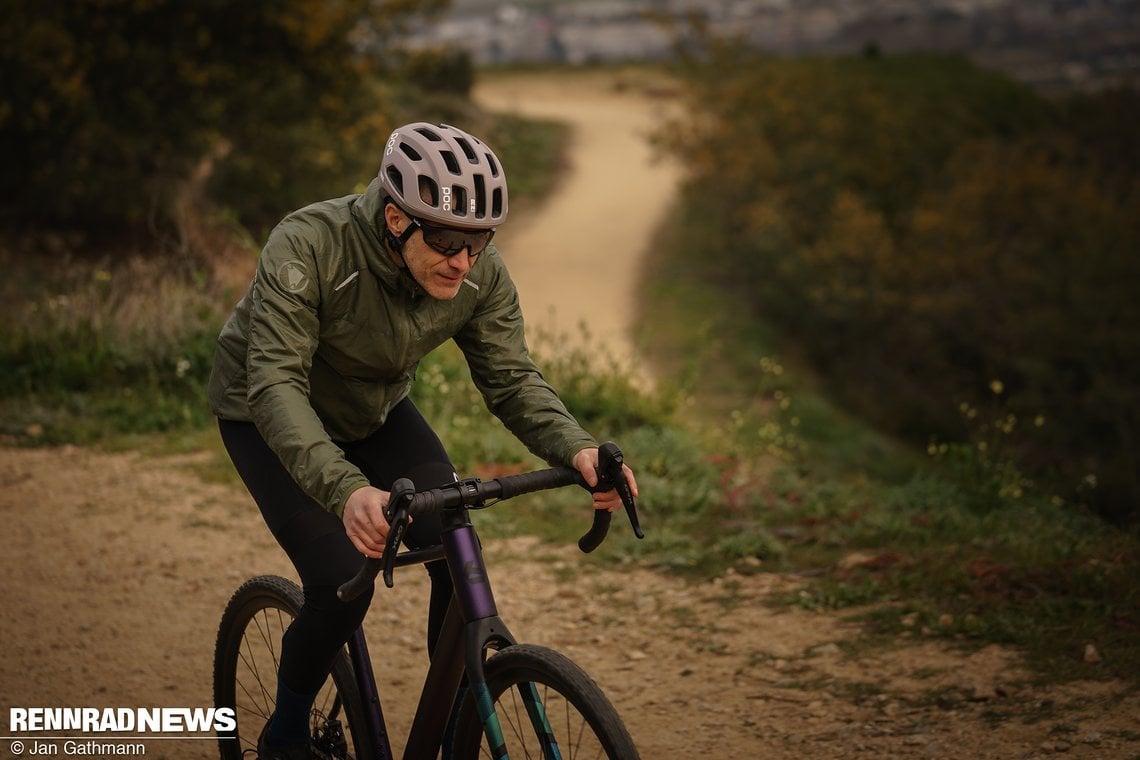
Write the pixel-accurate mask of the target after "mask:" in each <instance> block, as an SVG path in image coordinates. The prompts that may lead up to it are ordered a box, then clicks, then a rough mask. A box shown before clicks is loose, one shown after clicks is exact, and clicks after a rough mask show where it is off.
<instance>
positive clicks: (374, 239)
mask: <svg viewBox="0 0 1140 760" xmlns="http://www.w3.org/2000/svg"><path fill="white" fill-rule="evenodd" d="M352 215H353V218H354V219H355V220H356V223H357V225H358V226H359V227H360V229H361V230H363V237H364V241H365V246H364V258H365V261H367V262H368V271H370V272H372V274H373V275H374V276H375V277H376V279H378V280H380V282H381V284H383V285H384V287H385V289H387V290H390V291H393V292H403V293H410V294H411V295H413V296H419V295H422V294H423V289H422V288H420V286H419V285H418V284H417V283H416V281H415V280H413V279H412V277H411V275H409V274H408V271H407V270H406V269H404V268H403V267H401V266H398V265H397V264H396V262H394V261H392V256H391V254H390V253H389V248H388V243H387V241H385V239H384V207H383V193H381V191H380V179H379V178H376V179H373V180H372V182H371V183H370V184H369V185H368V188H367V189H366V190H365V191H364V192H363V193H361V194H360V195H359V196H357V198H356V200H355V202H353V205H352Z"/></svg>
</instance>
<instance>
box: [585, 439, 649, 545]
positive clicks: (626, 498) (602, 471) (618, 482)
mask: <svg viewBox="0 0 1140 760" xmlns="http://www.w3.org/2000/svg"><path fill="white" fill-rule="evenodd" d="M624 464H625V457H624V455H623V454H622V453H621V449H619V448H618V446H617V444H616V443H613V442H612V441H607V442H605V443H603V444H602V445H601V446H599V447H598V467H597V473H598V485H597V486H595V487H594V488H591V489H590V490H591V491H592V492H595V493H602V492H605V491H610V490H613V489H617V492H618V496H620V497H621V502H622V505H623V506H624V507H625V513H626V515H627V516H628V517H629V523H630V525H631V526H632V527H633V534H634V535H635V536H637V537H638V538H645V533H644V532H642V530H641V524H640V523H639V521H638V519H637V507H636V506H635V504H634V499H633V492H632V491H631V490H630V488H629V483H628V482H627V481H626V479H625V471H624V470H623V469H622V466H623V465H624ZM610 519H611V515H610V513H609V512H607V511H606V510H604V509H595V510H594V523H593V525H592V526H590V530H589V532H588V533H586V535H584V536H582V538H581V539H579V540H578V548H579V549H581V550H582V551H583V552H584V553H586V554H589V553H590V552H592V551H594V549H597V548H598V546H600V545H601V543H602V541H604V540H605V538H606V534H607V533H609V529H610Z"/></svg>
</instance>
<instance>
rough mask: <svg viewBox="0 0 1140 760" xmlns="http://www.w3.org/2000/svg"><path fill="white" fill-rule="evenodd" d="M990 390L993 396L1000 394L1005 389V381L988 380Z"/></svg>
mask: <svg viewBox="0 0 1140 760" xmlns="http://www.w3.org/2000/svg"><path fill="white" fill-rule="evenodd" d="M990 390H991V391H993V394H994V395H995V396H1000V395H1001V394H1002V392H1003V391H1004V390H1005V383H1003V382H1002V381H1001V380H996V379H995V380H990Z"/></svg>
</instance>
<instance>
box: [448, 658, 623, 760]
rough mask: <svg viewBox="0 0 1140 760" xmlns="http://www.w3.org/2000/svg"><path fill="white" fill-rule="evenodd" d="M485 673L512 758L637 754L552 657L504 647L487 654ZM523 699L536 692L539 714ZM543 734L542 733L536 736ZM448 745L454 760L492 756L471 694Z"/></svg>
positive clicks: (618, 723) (606, 705) (590, 684)
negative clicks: (488, 657) (555, 748)
mask: <svg viewBox="0 0 1140 760" xmlns="http://www.w3.org/2000/svg"><path fill="white" fill-rule="evenodd" d="M484 671H485V673H486V678H487V687H488V689H489V691H490V697H491V699H492V700H493V702H494V707H495V713H496V715H497V716H498V720H499V725H500V727H501V729H502V736H503V741H504V743H505V745H506V749H507V753H508V754H509V756H510V757H511V758H512V760H514V758H519V759H520V760H524V759H525V758H551V757H561V758H563V760H573V759H574V758H599V757H601V758H609V760H636V758H637V757H638V754H637V748H636V747H635V746H634V745H633V739H632V738H630V735H629V732H628V731H627V730H626V728H625V724H624V723H622V720H621V716H619V715H618V713H617V710H615V709H614V707H613V705H612V704H610V701H609V700H608V699H606V696H605V694H603V693H602V690H601V689H600V688H598V685H597V684H596V683H594V681H593V680H592V679H591V678H590V677H589V676H588V675H587V674H586V673H585V672H584V671H583V670H582V669H581V668H579V667H578V666H577V665H575V664H574V663H573V662H571V661H570V660H569V659H568V658H566V657H565V656H563V655H561V654H559V653H558V652H555V651H553V650H551V649H547V648H546V647H540V646H533V645H529V644H518V645H515V646H510V647H507V648H506V649H503V650H502V651H500V652H499V653H497V654H495V655H494V656H493V657H491V659H489V660H488V661H487V664H486V666H485V668H484ZM532 685H533V691H532V689H531V686H532ZM528 694H537V697H538V702H539V703H540V704H541V708H540V709H537V710H536V709H534V708H533V707H528V704H527V703H528V702H529V701H530V700H529V698H528V696H527V695H528ZM547 732H549V736H543V734H547ZM549 737H553V743H554V744H556V745H557V754H555V753H554V750H553V749H552V748H551V742H550V741H549ZM455 748H456V749H455V753H454V756H455V758H456V760H476V758H490V757H493V756H494V755H493V754H492V752H491V748H490V746H489V744H488V741H487V739H486V736H485V732H484V728H483V722H482V720H481V718H480V717H479V714H478V710H477V709H476V706H475V699H474V698H473V697H472V696H470V695H469V696H468V698H467V699H466V700H465V701H464V704H463V707H462V709H461V711H460V715H459V722H458V724H457V729H456V741H455Z"/></svg>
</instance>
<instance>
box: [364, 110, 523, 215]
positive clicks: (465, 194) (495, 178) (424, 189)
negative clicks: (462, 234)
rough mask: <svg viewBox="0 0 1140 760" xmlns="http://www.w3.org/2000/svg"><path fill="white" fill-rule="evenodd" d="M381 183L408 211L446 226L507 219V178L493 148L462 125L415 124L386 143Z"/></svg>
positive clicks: (385, 190) (405, 128) (381, 166)
mask: <svg viewBox="0 0 1140 760" xmlns="http://www.w3.org/2000/svg"><path fill="white" fill-rule="evenodd" d="M379 176H380V187H381V188H382V189H383V190H384V192H386V193H387V194H388V195H389V196H390V197H391V198H392V200H393V201H394V202H395V203H396V205H397V206H399V207H400V208H401V209H403V210H404V212H406V213H407V214H409V215H411V216H413V217H416V218H417V219H423V220H425V221H428V222H434V223H435V224H439V225H443V226H445V227H458V228H461V229H478V230H482V229H489V228H491V227H495V226H497V225H499V224H501V223H502V222H503V220H505V219H506V218H507V178H506V175H504V174H503V167H502V164H500V163H499V159H497V158H496V157H495V154H494V153H492V152H491V149H490V148H488V147H487V146H486V145H484V144H483V143H482V142H481V141H480V140H478V139H477V138H475V137H473V136H471V135H469V134H467V133H466V132H464V131H463V130H461V129H457V128H456V127H451V126H448V125H446V124H429V123H427V122H415V123H413V124H407V125H405V126H403V127H399V128H398V129H396V131H395V132H393V133H392V136H391V137H389V138H388V143H387V145H385V146H384V158H383V159H382V160H381V162H380V174H379Z"/></svg>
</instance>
